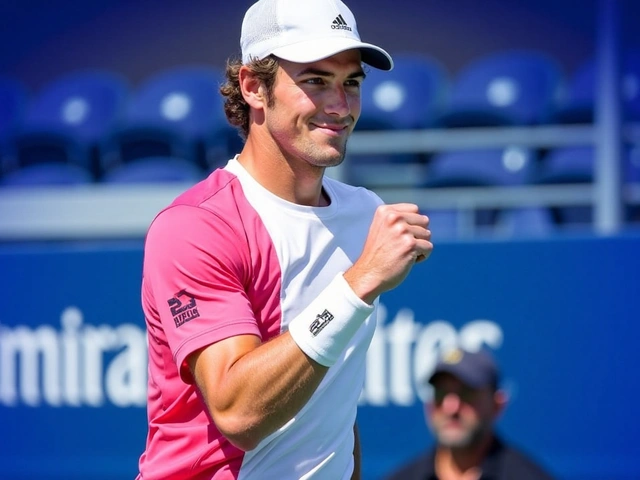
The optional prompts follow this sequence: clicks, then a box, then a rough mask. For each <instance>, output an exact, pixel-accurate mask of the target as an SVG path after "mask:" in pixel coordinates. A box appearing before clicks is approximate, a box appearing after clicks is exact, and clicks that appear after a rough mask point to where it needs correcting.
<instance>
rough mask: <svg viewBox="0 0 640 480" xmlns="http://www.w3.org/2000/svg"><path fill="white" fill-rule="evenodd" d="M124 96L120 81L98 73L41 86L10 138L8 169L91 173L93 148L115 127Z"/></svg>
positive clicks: (71, 76)
mask: <svg viewBox="0 0 640 480" xmlns="http://www.w3.org/2000/svg"><path fill="white" fill-rule="evenodd" d="M127 94H128V84H127V83H126V81H125V80H124V79H123V78H122V77H121V76H119V75H117V74H115V73H113V72H107V71H98V70H87V71H77V72H73V73H69V74H67V75H64V76H62V77H60V78H58V79H56V80H54V81H52V82H50V83H49V84H47V85H45V86H44V87H43V88H42V90H41V91H40V92H38V93H37V95H36V96H34V98H33V99H32V101H31V102H30V103H29V107H28V109H27V111H26V113H25V116H24V121H23V122H22V124H21V127H20V129H19V131H18V132H17V133H16V134H15V135H14V136H12V138H11V144H10V147H11V149H12V157H13V158H14V159H15V161H14V165H12V167H13V168H19V167H22V166H26V165H33V164H37V163H47V162H67V163H71V164H74V165H79V166H81V167H83V168H86V169H88V170H89V171H91V172H92V173H95V172H96V167H97V145H98V143H99V141H100V140H101V139H102V138H103V137H104V136H105V135H106V134H107V133H108V132H109V131H110V130H111V129H112V128H113V127H114V125H115V124H116V122H117V121H118V119H119V117H120V115H121V114H122V112H123V109H124V105H125V102H126V98H127Z"/></svg>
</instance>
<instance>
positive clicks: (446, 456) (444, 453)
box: [435, 436, 493, 480]
mask: <svg viewBox="0 0 640 480" xmlns="http://www.w3.org/2000/svg"><path fill="white" fill-rule="evenodd" d="M492 442H493V437H491V436H487V437H485V438H483V439H482V440H481V441H480V442H478V443H477V444H474V445H472V446H469V447H465V448H447V447H438V448H437V449H436V455H435V471H436V474H437V476H438V478H439V479H440V480H478V479H479V478H480V477H481V475H482V462H483V461H484V458H485V456H486V454H487V452H488V451H489V449H490V448H491V444H492Z"/></svg>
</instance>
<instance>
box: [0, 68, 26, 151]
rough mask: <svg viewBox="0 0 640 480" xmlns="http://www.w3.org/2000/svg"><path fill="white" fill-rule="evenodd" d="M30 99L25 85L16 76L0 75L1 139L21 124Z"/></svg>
mask: <svg viewBox="0 0 640 480" xmlns="http://www.w3.org/2000/svg"><path fill="white" fill-rule="evenodd" d="M28 100H29V92H28V90H27V87H26V86H25V85H23V84H22V83H21V82H20V81H18V80H17V79H15V78H10V77H0V141H2V139H5V138H6V137H7V136H8V135H9V134H10V133H11V132H12V131H13V129H14V128H16V126H17V125H19V124H20V122H21V121H22V117H23V115H24V112H25V110H26V106H27V102H28Z"/></svg>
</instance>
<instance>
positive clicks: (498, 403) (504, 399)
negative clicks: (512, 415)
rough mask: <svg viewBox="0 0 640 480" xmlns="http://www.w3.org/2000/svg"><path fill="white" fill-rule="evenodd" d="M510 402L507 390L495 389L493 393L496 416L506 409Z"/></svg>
mask: <svg viewBox="0 0 640 480" xmlns="http://www.w3.org/2000/svg"><path fill="white" fill-rule="evenodd" d="M508 402H509V396H508V395H507V392H505V391H504V390H500V389H498V390H496V391H495V393H494V394H493V405H494V409H495V411H494V413H495V416H496V417H498V416H499V415H501V414H502V412H503V411H504V409H505V408H506V407H507V403H508Z"/></svg>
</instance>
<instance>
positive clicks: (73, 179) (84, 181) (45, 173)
mask: <svg viewBox="0 0 640 480" xmlns="http://www.w3.org/2000/svg"><path fill="white" fill-rule="evenodd" d="M93 181H94V180H93V175H92V174H91V172H89V171H88V170H87V169H85V168H83V167H81V166H79V165H73V164H70V163H58V162H53V163H37V164H33V165H28V166H26V167H21V168H18V169H16V170H13V171H11V172H9V173H8V174H6V175H5V176H4V177H2V178H1V179H0V186H1V187H2V188H8V187H41V186H54V185H56V186H70V185H88V184H92V183H93Z"/></svg>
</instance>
